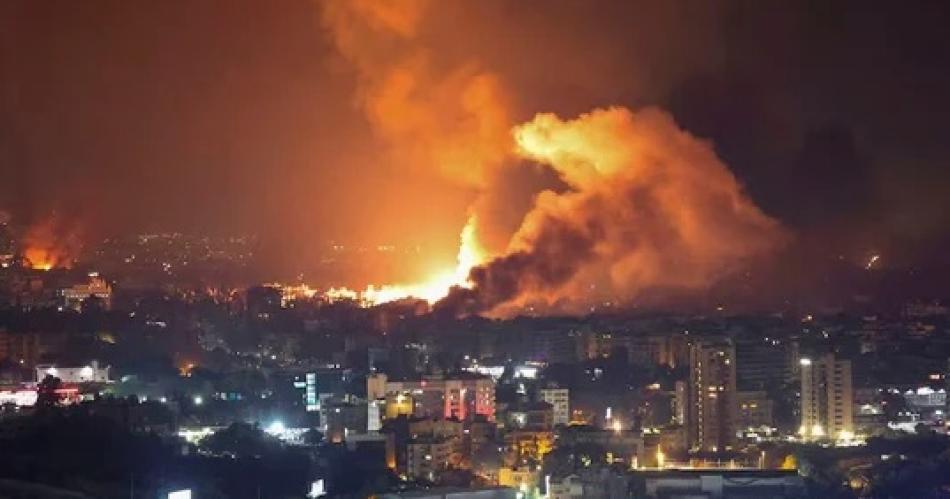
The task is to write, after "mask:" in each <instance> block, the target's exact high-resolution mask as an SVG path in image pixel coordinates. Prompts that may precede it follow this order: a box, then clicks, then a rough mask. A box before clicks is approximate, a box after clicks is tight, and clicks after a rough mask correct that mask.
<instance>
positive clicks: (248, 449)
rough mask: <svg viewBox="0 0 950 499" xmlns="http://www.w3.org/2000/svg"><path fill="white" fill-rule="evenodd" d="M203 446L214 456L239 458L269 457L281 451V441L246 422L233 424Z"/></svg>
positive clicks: (203, 443) (207, 439) (204, 442)
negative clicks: (224, 455)
mask: <svg viewBox="0 0 950 499" xmlns="http://www.w3.org/2000/svg"><path fill="white" fill-rule="evenodd" d="M201 446H202V447H204V448H205V449H206V450H208V451H210V452H212V453H214V454H230V455H233V456H237V457H259V456H269V455H273V454H276V453H277V452H278V451H280V449H281V444H280V441H279V440H277V439H276V438H274V437H272V436H270V435H268V434H266V433H264V431H263V430H261V429H260V428H258V427H257V426H252V425H250V424H247V423H244V422H237V423H232V424H231V426H228V427H227V428H225V429H223V430H220V431H218V432H217V433H215V434H213V435H211V436H210V437H208V438H206V439H205V440H204V441H203V442H202V444H201Z"/></svg>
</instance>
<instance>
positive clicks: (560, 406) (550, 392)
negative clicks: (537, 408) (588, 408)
mask: <svg viewBox="0 0 950 499" xmlns="http://www.w3.org/2000/svg"><path fill="white" fill-rule="evenodd" d="M538 395H539V398H540V399H541V400H542V401H543V402H547V403H549V404H551V407H552V408H553V411H554V425H555V426H557V425H566V424H568V423H570V422H571V403H570V392H569V391H568V389H567V388H557V387H548V388H542V389H541V390H539V391H538Z"/></svg>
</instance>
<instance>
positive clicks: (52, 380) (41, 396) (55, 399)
mask: <svg viewBox="0 0 950 499" xmlns="http://www.w3.org/2000/svg"><path fill="white" fill-rule="evenodd" d="M62 386H63V382H62V381H60V379H59V378H57V377H56V376H53V375H52V374H47V375H46V377H45V378H43V381H40V382H39V384H38V385H37V386H36V407H37V408H41V409H48V408H50V407H55V406H57V405H58V404H59V403H60V401H61V400H62V398H63V397H62V395H60V393H59V392H58V390H59V389H60V388H61V387H62Z"/></svg>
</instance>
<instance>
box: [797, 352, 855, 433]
mask: <svg viewBox="0 0 950 499" xmlns="http://www.w3.org/2000/svg"><path fill="white" fill-rule="evenodd" d="M799 364H800V366H801V380H802V390H801V413H802V425H801V428H800V429H799V433H800V434H801V435H802V438H805V439H808V440H820V439H824V438H831V439H849V438H851V437H853V435H854V418H853V404H854V402H853V397H854V393H853V391H852V387H851V361H849V360H842V359H836V358H835V356H834V354H825V355H822V356H820V357H817V358H814V359H812V358H808V357H803V358H802V359H801V361H800V362H799Z"/></svg>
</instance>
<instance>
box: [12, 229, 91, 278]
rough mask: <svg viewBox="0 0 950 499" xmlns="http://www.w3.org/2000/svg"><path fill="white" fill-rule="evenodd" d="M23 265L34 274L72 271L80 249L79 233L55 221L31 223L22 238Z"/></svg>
mask: <svg viewBox="0 0 950 499" xmlns="http://www.w3.org/2000/svg"><path fill="white" fill-rule="evenodd" d="M22 245H23V264H24V266H26V267H28V268H31V269H33V270H44V271H46V270H52V269H55V268H71V267H72V266H73V263H74V262H75V260H76V258H77V257H78V256H79V251H80V249H81V247H82V244H81V242H80V238H79V230H78V229H77V228H76V227H70V226H67V225H66V224H64V223H63V222H62V221H60V219H58V218H57V217H50V218H47V219H45V220H42V221H40V222H38V223H34V224H33V225H31V226H30V227H29V229H27V231H26V233H25V234H24V235H23V240H22Z"/></svg>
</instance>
